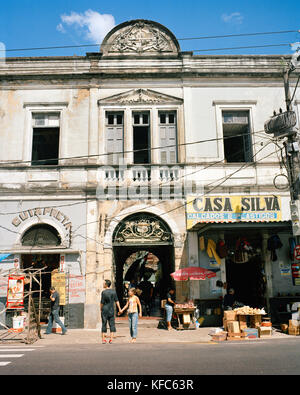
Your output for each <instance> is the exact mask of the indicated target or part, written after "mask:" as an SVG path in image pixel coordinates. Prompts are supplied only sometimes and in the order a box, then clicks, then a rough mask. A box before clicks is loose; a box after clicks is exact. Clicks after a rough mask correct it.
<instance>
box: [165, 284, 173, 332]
mask: <svg viewBox="0 0 300 395" xmlns="http://www.w3.org/2000/svg"><path fill="white" fill-rule="evenodd" d="M174 294H175V290H174V289H173V288H169V290H168V293H167V302H166V305H165V310H166V321H167V327H168V331H170V330H172V325H171V320H172V315H173V309H174V306H175V304H176V302H175V297H174Z"/></svg>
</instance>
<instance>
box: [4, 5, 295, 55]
mask: <svg viewBox="0 0 300 395" xmlns="http://www.w3.org/2000/svg"><path fill="white" fill-rule="evenodd" d="M0 1H1V2H2V7H1V8H0V48H1V47H2V48H4V49H6V56H8V57H12V56H72V55H85V53H86V52H97V51H98V50H99V48H98V47H97V46H94V47H86V48H63V49H59V48H57V49H52V50H41V49H39V50H30V51H25V50H23V51H10V50H11V49H25V48H40V47H48V46H69V45H91V44H100V43H101V41H102V40H103V38H104V37H105V35H106V34H107V33H108V31H110V30H111V29H112V28H113V27H114V26H115V25H118V24H120V23H122V22H125V21H128V20H132V19H149V20H153V21H156V22H159V23H161V24H162V25H164V26H166V27H167V28H168V29H170V30H171V31H172V32H173V33H174V34H175V36H176V37H177V38H178V39H181V38H191V37H203V36H215V35H229V34H243V33H256V32H275V31H282V30H295V31H298V30H300V1H299V0H285V1H282V0H273V1H272V0H252V1H248V0H240V1H236V0H227V1H220V0H214V1H203V0H152V1H145V0H126V1H125V0H89V1H86V0H50V1H49V0H14V1H4V0H0ZM295 42H300V33H298V32H293V33H286V34H272V35H263V36H249V37H230V38H218V39H201V40H179V43H180V46H181V50H182V51H194V53H195V54H196V55H201V54H202V55H208V54H219V55H222V54H291V53H292V52H293V50H292V48H291V47H290V46H289V45H284V46H278V47H275V46H274V47H267V48H247V49H235V50H232V49H230V50H225V49H223V50H216V49H218V48H231V47H240V46H253V45H266V44H267V45H268V44H272V45H277V44H292V43H295ZM1 43H2V46H1ZM207 49H209V50H210V51H204V50H207Z"/></svg>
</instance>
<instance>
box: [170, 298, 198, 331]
mask: <svg viewBox="0 0 300 395" xmlns="http://www.w3.org/2000/svg"><path fill="white" fill-rule="evenodd" d="M195 310H196V306H194V303H193V302H188V303H177V304H176V305H175V307H174V312H175V313H176V315H177V321H178V328H177V329H178V330H182V329H196V326H195V323H194V313H195ZM191 324H193V325H191Z"/></svg>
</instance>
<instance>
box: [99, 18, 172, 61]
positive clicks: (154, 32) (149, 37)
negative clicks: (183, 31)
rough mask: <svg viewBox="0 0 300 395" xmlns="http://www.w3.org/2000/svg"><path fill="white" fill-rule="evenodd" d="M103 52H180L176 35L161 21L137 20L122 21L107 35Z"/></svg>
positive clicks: (114, 53) (138, 53) (109, 53)
mask: <svg viewBox="0 0 300 395" xmlns="http://www.w3.org/2000/svg"><path fill="white" fill-rule="evenodd" d="M101 52H102V53H103V54H104V55H107V56H114V55H123V54H126V55H128V54H129V55H140V54H145V55H151V54H174V53H175V54H178V52H179V44H178V42H177V40H176V38H175V36H174V35H173V34H172V33H171V32H170V31H169V30H168V29H167V28H165V27H164V26H162V25H160V24H159V23H156V22H153V21H147V20H135V21H129V22H125V23H122V24H121V25H119V26H117V27H116V28H114V29H113V30H112V31H111V32H110V33H108V35H107V36H106V37H105V39H104V41H103V44H102V46H101Z"/></svg>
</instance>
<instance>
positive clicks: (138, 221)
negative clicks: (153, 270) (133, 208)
mask: <svg viewBox="0 0 300 395" xmlns="http://www.w3.org/2000/svg"><path fill="white" fill-rule="evenodd" d="M141 243H142V244H150V245H153V244H155V245H157V244H163V245H171V244H173V235H172V232H171V229H170V228H169V226H168V225H167V224H166V223H165V222H164V221H163V220H162V219H161V218H159V217H158V216H157V215H155V214H151V213H138V214H132V215H130V216H128V217H126V218H125V219H124V220H122V221H121V222H120V223H119V224H118V226H117V227H116V229H115V231H114V234H113V245H114V246H119V245H125V244H126V245H134V244H138V245H140V244H141Z"/></svg>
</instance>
